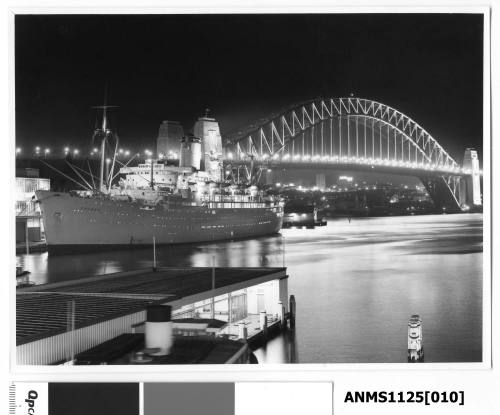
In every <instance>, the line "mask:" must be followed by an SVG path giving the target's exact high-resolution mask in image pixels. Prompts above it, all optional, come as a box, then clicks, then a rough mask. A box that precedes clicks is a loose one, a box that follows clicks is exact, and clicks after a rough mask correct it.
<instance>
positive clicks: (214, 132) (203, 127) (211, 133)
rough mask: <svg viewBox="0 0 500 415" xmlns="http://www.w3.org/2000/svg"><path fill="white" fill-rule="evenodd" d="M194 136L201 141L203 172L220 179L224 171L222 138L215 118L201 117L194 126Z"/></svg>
mask: <svg viewBox="0 0 500 415" xmlns="http://www.w3.org/2000/svg"><path fill="white" fill-rule="evenodd" d="M193 130H194V136H195V137H199V138H200V139H201V170H204V171H206V172H208V173H209V174H210V175H212V176H215V177H220V174H221V171H222V138H221V135H220V130H219V123H218V122H217V121H216V120H215V118H210V117H208V116H206V115H205V116H204V117H200V118H198V120H197V121H196V123H195V124H194V128H193Z"/></svg>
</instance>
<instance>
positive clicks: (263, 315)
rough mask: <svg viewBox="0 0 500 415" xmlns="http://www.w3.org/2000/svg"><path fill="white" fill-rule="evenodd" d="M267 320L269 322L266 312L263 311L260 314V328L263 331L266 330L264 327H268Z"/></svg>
mask: <svg viewBox="0 0 500 415" xmlns="http://www.w3.org/2000/svg"><path fill="white" fill-rule="evenodd" d="M266 320H267V316H266V311H265V310H262V311H261V312H260V314H259V328H260V329H261V330H264V327H265V325H266Z"/></svg>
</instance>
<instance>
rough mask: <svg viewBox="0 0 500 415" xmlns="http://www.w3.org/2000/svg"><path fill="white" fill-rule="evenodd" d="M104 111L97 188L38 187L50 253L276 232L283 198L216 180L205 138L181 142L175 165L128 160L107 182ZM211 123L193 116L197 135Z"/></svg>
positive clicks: (217, 160) (217, 161)
mask: <svg viewBox="0 0 500 415" xmlns="http://www.w3.org/2000/svg"><path fill="white" fill-rule="evenodd" d="M101 108H103V109H104V116H103V126H102V128H101V129H99V130H98V131H97V133H98V135H102V138H103V140H102V143H101V172H100V189H98V190H97V189H94V188H89V189H88V190H84V191H73V192H70V193H64V192H53V191H37V192H36V198H37V200H38V202H39V203H40V209H41V212H42V217H43V222H44V228H45V238H46V241H47V246H48V250H49V252H63V251H69V252H75V251H82V250H89V249H90V250H95V249H101V248H120V247H134V246H145V245H150V246H151V245H152V244H153V241H154V243H156V244H179V243H195V242H208V241H220V240H229V239H237V238H248V237H257V236H262V235H269V234H273V233H277V232H279V231H280V229H281V227H282V222H283V203H282V202H281V201H280V200H279V199H276V198H273V197H270V196H267V197H266V196H263V195H261V194H259V191H258V190H257V189H256V188H255V187H253V188H248V189H245V190H242V189H241V187H239V186H236V185H233V186H223V183H222V181H221V180H220V179H219V180H218V181H217V179H216V177H217V176H218V177H219V178H220V177H221V175H220V173H221V171H220V169H221V168H222V162H221V154H216V152H214V151H213V146H211V145H210V143H208V144H207V143H205V146H203V144H204V143H203V139H204V138H205V137H201V138H197V137H194V136H188V137H184V138H183V139H182V143H181V144H180V163H179V166H169V165H167V164H162V163H160V162H157V161H155V160H147V161H146V163H143V164H139V165H138V166H137V167H128V166H127V165H125V166H124V167H122V168H121V169H120V170H119V174H118V175H117V177H118V176H122V177H121V178H120V180H119V181H118V182H116V180H115V181H114V183H113V184H112V182H113V180H112V179H113V169H111V172H106V174H105V173H104V171H105V162H104V160H105V153H106V148H107V147H106V146H109V141H110V140H111V135H110V134H109V130H108V129H107V125H106V108H107V107H105V106H104V107H101ZM213 121H214V120H213V119H210V118H207V117H201V118H200V119H198V121H197V123H201V124H202V128H201V133H200V135H202V136H204V132H203V124H204V123H205V124H207V123H208V124H210V123H212V124H213ZM194 130H195V132H196V131H197V128H196V125H195V129H194ZM198 130H200V129H199V128H198ZM212 131H213V130H212ZM211 135H212V138H213V133H212V134H211ZM219 137H220V135H219ZM117 140H118V138H117V137H116V138H115V146H114V147H115V148H116V149H117V144H118V142H117ZM219 140H220V138H219ZM212 141H213V140H212ZM215 141H217V140H215ZM211 147H212V148H211ZM217 147H218V146H216V148H217ZM220 148H222V146H220ZM214 153H215V154H214ZM116 154H117V152H116V151H115V152H114V153H113V157H116ZM106 165H107V166H109V165H112V166H114V165H115V159H113V160H112V163H111V160H110V159H108V160H107V163H106Z"/></svg>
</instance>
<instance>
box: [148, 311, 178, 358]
mask: <svg viewBox="0 0 500 415" xmlns="http://www.w3.org/2000/svg"><path fill="white" fill-rule="evenodd" d="M145 343H146V344H145V346H146V348H147V349H159V351H157V352H155V353H151V354H152V355H155V356H165V355H168V354H170V349H171V347H172V344H173V323H172V307H171V306H169V305H160V304H154V305H149V306H148V307H147V309H146V325H145Z"/></svg>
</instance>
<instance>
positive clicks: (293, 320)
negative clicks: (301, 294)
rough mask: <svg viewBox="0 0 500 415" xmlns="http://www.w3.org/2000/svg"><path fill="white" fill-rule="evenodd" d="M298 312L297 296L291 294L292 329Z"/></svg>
mask: <svg viewBox="0 0 500 415" xmlns="http://www.w3.org/2000/svg"><path fill="white" fill-rule="evenodd" d="M296 313H297V310H296V305H295V296H294V295H291V296H290V328H291V329H294V328H295V316H296Z"/></svg>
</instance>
